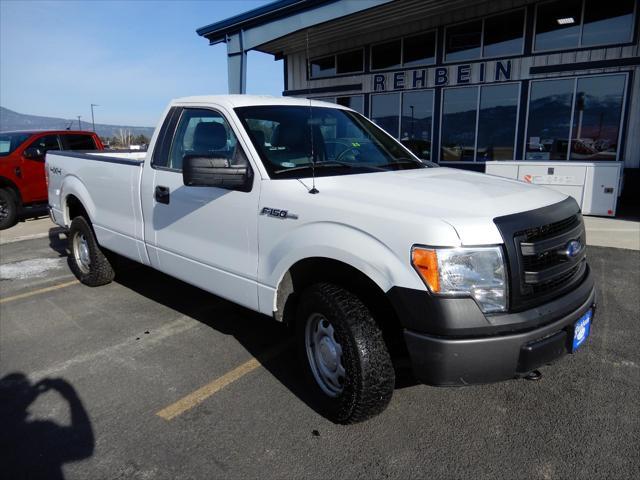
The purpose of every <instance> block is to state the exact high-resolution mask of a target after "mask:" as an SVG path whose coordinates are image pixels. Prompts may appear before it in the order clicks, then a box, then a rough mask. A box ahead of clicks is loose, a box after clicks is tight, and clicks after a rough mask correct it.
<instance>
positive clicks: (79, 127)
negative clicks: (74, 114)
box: [78, 115, 82, 130]
mask: <svg viewBox="0 0 640 480" xmlns="http://www.w3.org/2000/svg"><path fill="white" fill-rule="evenodd" d="M81 118H82V115H78V130H82V123H80V119H81Z"/></svg>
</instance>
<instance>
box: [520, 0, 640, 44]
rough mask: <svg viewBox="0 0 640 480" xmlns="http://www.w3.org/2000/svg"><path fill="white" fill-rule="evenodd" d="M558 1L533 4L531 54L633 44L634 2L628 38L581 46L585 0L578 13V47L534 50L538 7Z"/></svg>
mask: <svg viewBox="0 0 640 480" xmlns="http://www.w3.org/2000/svg"><path fill="white" fill-rule="evenodd" d="M556 1H558V0H544V1H543V2H538V3H536V4H535V8H534V13H533V31H532V32H531V54H532V55H536V54H546V53H552V52H573V51H576V50H590V49H595V48H603V47H615V46H621V45H629V44H633V43H634V38H635V37H636V28H637V24H638V22H637V18H638V2H637V1H636V2H634V4H633V13H632V16H633V21H632V22H631V32H630V35H629V38H628V39H627V40H626V41H624V42H621V43H620V42H618V43H597V44H593V45H583V44H582V35H583V31H584V12H585V6H586V0H582V6H581V8H582V10H581V11H580V35H579V36H578V45H576V46H575V47H569V48H567V47H559V48H552V49H538V48H536V31H537V28H538V7H539V6H540V5H545V4H547V3H553V2H556Z"/></svg>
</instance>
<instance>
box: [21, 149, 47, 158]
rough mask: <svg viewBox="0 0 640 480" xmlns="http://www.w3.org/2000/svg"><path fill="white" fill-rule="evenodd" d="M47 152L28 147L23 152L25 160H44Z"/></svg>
mask: <svg viewBox="0 0 640 480" xmlns="http://www.w3.org/2000/svg"><path fill="white" fill-rule="evenodd" d="M45 153H46V152H45V151H43V150H40V149H39V148H38V147H28V148H25V149H24V152H22V156H23V157H24V158H28V159H29V160H44V155H45Z"/></svg>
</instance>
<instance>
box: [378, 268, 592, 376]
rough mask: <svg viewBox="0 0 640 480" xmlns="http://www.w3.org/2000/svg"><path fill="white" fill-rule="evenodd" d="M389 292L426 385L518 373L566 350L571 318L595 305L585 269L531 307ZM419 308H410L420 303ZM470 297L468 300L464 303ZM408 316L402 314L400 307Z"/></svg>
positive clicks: (414, 365) (417, 373)
mask: <svg viewBox="0 0 640 480" xmlns="http://www.w3.org/2000/svg"><path fill="white" fill-rule="evenodd" d="M416 292H418V291H415V290H412V291H408V292H407V291H405V292H401V291H396V292H395V293H393V292H390V298H391V300H392V303H393V304H394V306H395V308H396V312H397V313H398V314H399V316H400V318H401V320H402V321H403V323H404V326H405V333H404V337H405V341H406V345H407V349H408V351H409V355H410V357H411V362H412V365H413V369H414V372H415V375H416V377H417V378H418V379H419V380H420V381H422V382H424V383H427V384H430V385H470V384H479V383H490V382H497V381H501V380H508V379H510V378H514V377H518V376H521V375H524V374H526V373H528V372H530V371H531V370H533V369H535V368H537V367H539V366H541V365H545V364H548V363H550V362H552V361H553V360H555V359H557V358H559V357H561V356H562V355H564V354H566V353H568V352H569V349H570V345H571V339H572V338H573V326H574V323H575V322H576V321H577V320H578V319H579V318H580V317H581V316H582V315H583V314H584V313H585V312H586V311H587V310H589V309H590V308H594V307H595V303H596V293H595V287H594V283H593V276H592V275H591V272H590V271H589V270H587V273H586V275H585V278H584V279H583V281H582V282H581V284H580V285H579V286H578V287H577V288H576V289H575V290H573V291H571V292H569V293H567V294H565V295H563V296H562V297H559V298H557V299H555V300H553V301H551V302H549V303H546V304H544V305H540V306H538V307H536V308H533V309H531V310H527V311H524V312H518V313H511V314H497V315H486V316H485V315H484V314H482V312H481V311H480V309H479V308H478V307H477V305H476V304H475V302H474V301H473V300H472V299H465V298H438V297H434V296H432V295H429V294H428V293H427V292H419V293H420V295H416ZM418 298H422V300H423V303H422V305H421V306H422V307H431V308H425V309H422V310H421V311H416V310H415V308H416V307H418V308H419V306H420V304H421V302H416V300H417V299H418ZM469 302H471V303H469ZM408 310H411V311H412V313H411V315H408V316H405V317H402V316H401V315H402V312H405V314H406V312H407V311H408Z"/></svg>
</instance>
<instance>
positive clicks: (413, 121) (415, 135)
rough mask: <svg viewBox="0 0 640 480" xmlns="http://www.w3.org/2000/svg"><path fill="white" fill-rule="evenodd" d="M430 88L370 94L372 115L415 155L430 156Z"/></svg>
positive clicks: (431, 110) (431, 128) (431, 111)
mask: <svg viewBox="0 0 640 480" xmlns="http://www.w3.org/2000/svg"><path fill="white" fill-rule="evenodd" d="M433 98H434V93H433V90H413V91H409V92H403V93H383V94H375V95H371V119H372V120H373V121H374V122H375V123H376V124H377V125H378V126H380V127H381V128H383V129H384V130H386V131H387V132H388V133H389V134H390V135H392V136H394V137H395V138H397V139H399V140H400V141H401V142H402V143H403V144H404V146H405V147H407V148H408V149H409V150H411V151H412V152H413V153H414V154H415V155H416V156H417V157H419V158H422V159H425V160H431V136H432V133H433Z"/></svg>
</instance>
